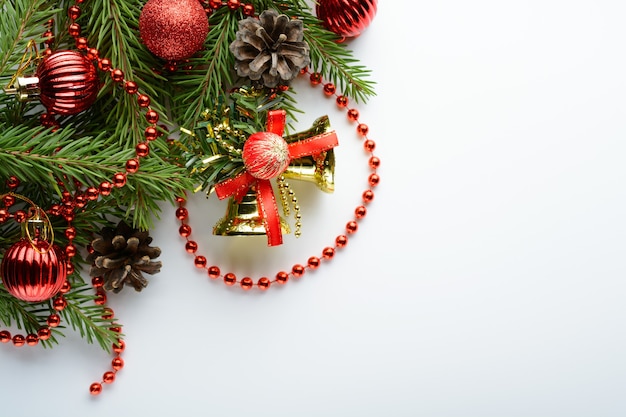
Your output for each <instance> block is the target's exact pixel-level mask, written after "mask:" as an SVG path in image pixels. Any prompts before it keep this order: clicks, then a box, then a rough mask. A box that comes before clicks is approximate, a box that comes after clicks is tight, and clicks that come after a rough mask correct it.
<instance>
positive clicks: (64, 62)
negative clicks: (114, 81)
mask: <svg viewBox="0 0 626 417" xmlns="http://www.w3.org/2000/svg"><path fill="white" fill-rule="evenodd" d="M36 75H37V78H39V90H40V94H39V99H40V100H41V103H42V104H43V105H44V107H45V108H46V109H48V111H49V112H51V113H56V114H64V115H67V114H77V113H80V112H81V111H83V110H86V109H87V108H89V107H90V106H91V105H92V104H93V102H94V101H95V100H96V97H97V96H98V89H99V82H98V72H97V71H96V67H95V66H94V65H93V63H92V62H91V61H90V60H89V59H87V58H86V57H85V56H84V55H82V54H81V53H80V52H76V51H59V52H55V53H53V54H51V55H47V56H46V57H45V58H44V59H43V60H42V61H41V63H40V64H39V65H38V66H37V72H36Z"/></svg>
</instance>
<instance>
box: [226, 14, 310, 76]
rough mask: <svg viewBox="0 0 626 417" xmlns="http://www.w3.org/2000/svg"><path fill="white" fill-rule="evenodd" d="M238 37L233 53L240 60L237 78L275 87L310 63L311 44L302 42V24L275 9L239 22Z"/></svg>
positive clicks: (232, 44)
mask: <svg viewBox="0 0 626 417" xmlns="http://www.w3.org/2000/svg"><path fill="white" fill-rule="evenodd" d="M236 36H237V38H236V39H235V40H234V41H233V42H232V43H231V44H230V51H231V52H232V53H233V54H234V55H235V58H236V60H237V65H236V69H237V75H239V76H240V77H248V78H250V79H251V80H254V81H257V80H260V79H261V78H263V84H264V85H265V86H266V87H270V88H271V87H276V86H277V85H278V84H279V83H282V84H285V83H288V82H289V81H291V80H292V79H294V78H295V77H296V76H297V75H298V73H299V72H300V70H301V69H302V68H304V67H306V66H307V65H309V63H310V62H311V59H310V57H309V44H307V43H306V42H304V41H303V39H304V30H303V27H302V21H301V20H297V19H290V18H289V17H288V16H286V15H284V14H281V15H279V14H278V12H276V11H275V10H266V11H264V12H263V13H261V15H260V16H259V18H258V19H255V18H253V17H248V18H246V19H243V20H240V21H239V30H238V31H237V34H236Z"/></svg>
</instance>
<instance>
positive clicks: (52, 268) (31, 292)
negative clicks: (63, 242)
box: [0, 238, 67, 302]
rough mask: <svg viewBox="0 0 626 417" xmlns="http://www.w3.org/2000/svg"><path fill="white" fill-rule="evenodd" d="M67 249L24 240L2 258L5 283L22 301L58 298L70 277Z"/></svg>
mask: <svg viewBox="0 0 626 417" xmlns="http://www.w3.org/2000/svg"><path fill="white" fill-rule="evenodd" d="M66 268H67V265H66V262H65V255H64V253H63V251H62V250H61V249H60V248H59V247H58V246H56V245H50V244H49V243H48V242H46V241H45V240H42V239H39V238H35V239H33V241H32V242H31V241H29V240H28V239H26V238H22V239H20V240H19V241H18V242H16V243H15V244H13V246H11V247H10V248H9V249H8V250H7V251H6V253H5V254H4V257H3V258H2V266H1V267H0V271H1V272H2V283H3V284H4V286H5V288H6V289H7V291H8V292H9V293H10V294H11V295H13V296H14V297H16V298H19V299H20V300H24V301H29V302H41V301H45V300H47V299H49V298H52V297H54V295H55V294H56V293H58V292H59V291H60V290H61V287H63V284H64V283H65V279H66V277H67V269H66Z"/></svg>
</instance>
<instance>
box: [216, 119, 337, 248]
mask: <svg viewBox="0 0 626 417" xmlns="http://www.w3.org/2000/svg"><path fill="white" fill-rule="evenodd" d="M286 115H287V114H286V112H285V111H284V110H270V111H269V113H268V115H267V131H268V132H271V133H274V134H277V135H279V136H283V133H284V131H285V120H286ZM337 145H338V141H337V134H336V133H335V131H334V130H333V131H331V132H325V133H322V134H319V135H316V136H313V137H310V138H307V139H303V140H300V141H297V142H294V143H290V144H288V150H289V158H290V160H293V159H296V158H301V157H303V156H308V155H315V154H318V153H320V152H324V151H327V150H330V149H332V148H334V147H335V146H337ZM253 186H255V188H256V198H257V204H258V207H259V213H260V215H261V218H262V219H263V225H264V227H265V232H266V234H267V244H268V245H269V246H276V245H280V244H282V243H283V235H282V231H281V228H280V216H279V214H278V204H276V197H275V195H274V190H273V189H272V184H271V182H270V180H265V179H259V178H256V177H254V176H252V175H251V174H250V173H249V172H248V171H247V170H246V171H244V172H242V173H241V174H239V175H237V176H235V177H233V178H229V179H227V180H224V181H222V182H220V183H218V184H216V185H215V193H216V194H217V197H218V198H219V199H220V200H223V199H225V198H227V197H233V198H234V199H235V200H236V201H237V202H241V199H242V198H243V196H244V195H245V194H246V192H247V191H248V189H249V188H250V187H253Z"/></svg>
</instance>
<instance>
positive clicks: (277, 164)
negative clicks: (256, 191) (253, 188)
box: [241, 132, 289, 180]
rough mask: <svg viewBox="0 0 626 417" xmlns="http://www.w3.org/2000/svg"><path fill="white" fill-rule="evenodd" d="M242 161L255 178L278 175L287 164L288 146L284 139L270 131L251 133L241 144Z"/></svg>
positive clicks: (268, 177) (267, 178)
mask: <svg viewBox="0 0 626 417" xmlns="http://www.w3.org/2000/svg"><path fill="white" fill-rule="evenodd" d="M241 156H242V158H243V163H244V165H245V166H246V169H247V170H248V172H249V173H250V175H252V176H253V177H255V178H259V179H262V180H269V179H272V178H276V177H278V176H279V175H280V174H282V173H283V172H285V170H286V169H287V167H288V166H289V148H288V145H287V142H286V141H285V139H283V138H282V137H281V136H278V135H277V134H275V133H271V132H258V133H254V134H253V135H251V136H250V137H249V138H248V140H246V143H244V145H243V153H242V155H241Z"/></svg>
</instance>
